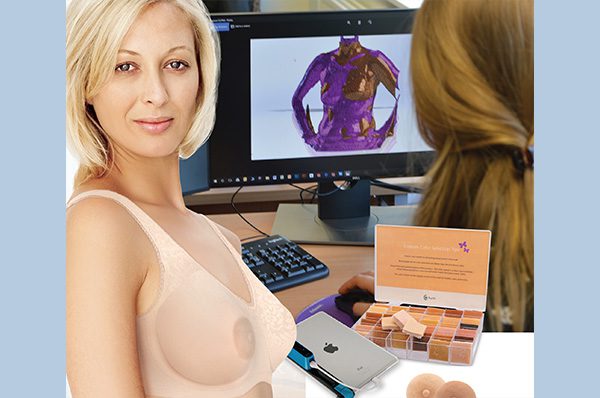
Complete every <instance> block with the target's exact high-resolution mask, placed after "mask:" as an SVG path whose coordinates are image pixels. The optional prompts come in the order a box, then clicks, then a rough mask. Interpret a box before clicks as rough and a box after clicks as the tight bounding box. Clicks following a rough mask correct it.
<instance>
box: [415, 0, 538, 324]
mask: <svg viewBox="0 0 600 398" xmlns="http://www.w3.org/2000/svg"><path fill="white" fill-rule="evenodd" d="M411 78H412V84H413V95H414V101H415V109H416V114H417V121H418V124H419V129H420V132H421V135H422V136H423V138H424V139H425V141H426V142H427V143H428V144H429V145H430V146H431V147H433V148H434V149H435V150H436V152H437V158H436V161H435V162H434V164H433V165H432V167H431V169H430V171H429V173H428V178H429V181H428V187H427V189H426V192H425V195H424V197H423V201H422V203H421V206H420V207H419V211H418V213H417V217H416V220H415V221H416V223H417V224H420V225H429V226H448V227H465V228H483V229H491V230H492V231H493V234H492V237H493V238H492V258H491V264H490V284H489V292H488V298H489V300H488V310H490V311H489V313H490V315H491V317H490V318H491V320H492V327H493V328H494V329H500V328H501V319H500V318H501V317H500V314H501V308H502V307H503V306H508V307H509V308H510V310H511V312H512V314H511V316H512V323H513V326H514V328H515V330H522V329H524V328H529V327H531V326H530V325H531V324H530V321H531V317H532V311H533V170H532V165H531V158H530V157H529V152H528V146H529V145H531V144H532V143H533V2H532V1H529V0H502V1H467V0H460V1H456V0H455V1H449V0H435V1H427V0H426V1H425V2H424V3H423V6H422V7H421V10H419V12H418V14H417V17H416V20H415V25H414V29H413V43H412V50H411ZM490 307H491V308H490ZM502 312H503V313H504V314H505V315H506V311H502Z"/></svg>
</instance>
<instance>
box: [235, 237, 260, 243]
mask: <svg viewBox="0 0 600 398" xmlns="http://www.w3.org/2000/svg"><path fill="white" fill-rule="evenodd" d="M256 238H262V235H252V236H248V237H247V238H244V239H240V242H242V243H243V242H246V241H247V240H252V239H256Z"/></svg>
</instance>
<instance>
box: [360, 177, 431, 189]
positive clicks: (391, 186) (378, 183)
mask: <svg viewBox="0 0 600 398" xmlns="http://www.w3.org/2000/svg"><path fill="white" fill-rule="evenodd" d="M371 184H372V185H376V186H378V187H382V188H387V189H392V190H394V191H400V192H407V193H422V192H423V190H422V189H421V188H417V187H411V186H409V185H394V184H388V183H387V182H383V181H380V180H377V179H375V178H372V179H371Z"/></svg>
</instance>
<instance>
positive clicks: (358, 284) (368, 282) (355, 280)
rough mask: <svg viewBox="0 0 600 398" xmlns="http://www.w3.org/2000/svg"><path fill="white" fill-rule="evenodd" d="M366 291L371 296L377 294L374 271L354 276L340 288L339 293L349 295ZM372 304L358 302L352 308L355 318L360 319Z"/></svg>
mask: <svg viewBox="0 0 600 398" xmlns="http://www.w3.org/2000/svg"><path fill="white" fill-rule="evenodd" d="M357 289H359V290H364V291H366V292H368V293H370V294H371V295H373V294H375V276H374V274H373V272H372V271H367V272H361V273H360V274H357V275H354V276H353V277H352V278H350V279H348V280H347V281H346V282H344V283H343V284H342V286H340V288H339V289H338V292H339V293H340V294H348V293H350V292H351V291H355V290H357ZM370 305H371V303H368V302H357V303H354V305H353V306H352V312H353V313H354V316H355V317H360V316H361V315H362V314H363V313H364V312H365V311H366V310H367V309H368V308H369V307H370Z"/></svg>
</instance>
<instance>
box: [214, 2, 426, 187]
mask: <svg viewBox="0 0 600 398" xmlns="http://www.w3.org/2000/svg"><path fill="white" fill-rule="evenodd" d="M413 18H414V10H381V11H360V12H356V11H348V12H320V13H296V14H235V15H223V14H221V15H219V14H216V15H213V20H214V23H215V26H216V29H217V31H218V32H219V36H220V40H221V52H222V62H221V80H220V85H219V94H218V95H219V97H218V106H217V121H216V124H215V129H214V131H213V133H212V136H211V138H210V142H209V150H210V185H211V186H213V187H221V186H237V185H242V184H243V185H264V184H282V183H296V182H309V181H325V180H339V179H363V178H380V177H392V176H418V175H423V174H424V172H425V170H426V168H427V166H428V165H429V164H430V162H431V160H432V158H433V153H432V152H431V149H430V148H429V147H428V146H427V145H426V144H425V143H424V142H423V140H422V139H421V137H420V135H419V132H418V129H417V122H416V119H415V114H414V107H413V102H412V96H411V88H410V76H409V57H410V44H411V34H410V30H411V26H412V21H413Z"/></svg>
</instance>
